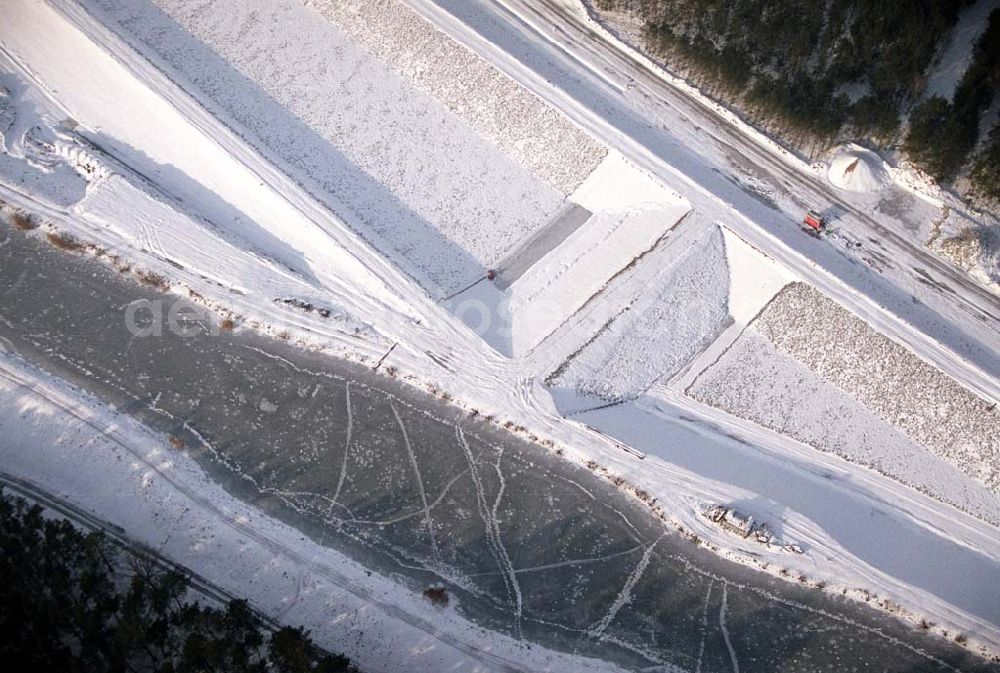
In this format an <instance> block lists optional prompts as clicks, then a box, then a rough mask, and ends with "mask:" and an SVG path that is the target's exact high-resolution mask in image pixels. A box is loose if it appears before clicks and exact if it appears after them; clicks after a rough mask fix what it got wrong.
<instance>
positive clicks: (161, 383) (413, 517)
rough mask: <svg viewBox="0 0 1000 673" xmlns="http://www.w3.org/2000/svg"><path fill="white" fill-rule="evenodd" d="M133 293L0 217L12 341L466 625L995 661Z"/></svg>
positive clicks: (904, 667) (403, 391)
mask: <svg viewBox="0 0 1000 673" xmlns="http://www.w3.org/2000/svg"><path fill="white" fill-rule="evenodd" d="M143 299H145V300H163V302H164V305H165V309H166V308H167V307H169V306H170V305H172V304H173V303H174V302H177V301H180V300H179V299H177V298H175V297H172V296H169V295H163V294H161V293H159V292H157V291H155V290H152V289H150V288H147V287H143V286H140V285H138V284H137V283H134V282H132V281H131V280H129V278H127V277H125V276H123V275H121V274H118V273H116V272H114V271H113V270H111V269H109V268H107V267H105V266H103V265H101V264H99V263H96V262H94V261H92V260H90V259H88V258H86V257H84V256H80V255H73V254H68V253H64V252H59V251H57V250H55V249H54V248H52V247H50V246H49V245H48V244H46V243H44V242H42V240H41V239H40V237H37V236H29V235H26V234H24V233H21V232H14V231H11V230H10V229H9V228H8V227H7V225H6V224H0V336H2V337H3V343H4V344H6V346H7V347H8V348H12V349H13V350H15V351H17V352H18V353H20V354H21V355H23V356H24V357H25V358H27V359H29V360H31V361H33V362H35V363H37V364H38V365H40V366H42V367H44V368H46V369H48V370H50V371H51V372H53V373H55V374H58V375H60V376H62V377H64V378H66V379H68V380H70V381H73V382H75V383H77V384H78V385H80V386H82V387H84V388H86V389H87V390H90V391H92V392H93V393H95V394H97V395H99V396H100V397H102V398H104V399H105V400H107V401H108V402H110V403H112V404H114V405H116V406H117V407H119V408H120V409H123V410H125V411H127V412H128V413H131V414H134V415H135V416H137V417H139V418H140V419H142V420H143V421H145V422H146V423H148V424H149V425H151V426H154V427H156V428H158V429H160V430H162V431H163V432H166V433H170V434H173V435H175V436H177V437H179V438H182V439H183V441H184V442H185V444H186V445H187V447H188V450H190V451H192V453H193V455H194V456H195V457H196V458H197V459H198V460H199V461H201V462H202V464H204V465H205V466H206V467H207V468H208V469H209V470H210V471H211V472H212V473H213V474H214V475H216V478H218V479H219V480H220V481H221V482H222V483H223V484H225V485H226V486H227V488H229V489H230V490H231V491H232V492H233V493H235V494H237V495H238V496H240V497H242V498H245V499H247V500H250V501H253V502H254V503H256V504H257V505H258V506H259V507H261V508H263V509H265V510H267V511H268V512H270V513H272V514H273V515H275V516H277V517H279V518H281V519H283V520H286V521H288V522H289V523H291V524H293V525H295V526H298V527H299V528H300V529H302V530H303V531H304V532H306V533H307V534H309V535H311V536H313V537H314V538H315V539H317V540H319V541H321V542H322V543H323V544H326V545H328V546H331V547H336V548H337V549H340V550H343V551H345V552H347V553H349V554H351V555H352V556H354V557H355V558H357V559H359V560H360V561H362V562H363V563H365V564H366V565H367V566H369V567H371V568H372V569H375V570H378V571H381V572H383V573H386V574H390V575H392V576H394V577H396V578H397V579H398V581H399V582H401V583H403V584H405V585H407V586H409V587H411V588H412V589H413V590H415V591H420V590H422V589H423V588H424V587H426V586H428V585H430V584H435V583H438V582H443V583H444V584H445V585H446V586H447V587H448V589H449V591H450V593H451V594H452V596H454V597H455V598H457V599H458V602H459V606H460V610H461V611H462V612H463V613H464V614H465V615H466V616H467V617H469V618H470V619H472V620H474V621H476V622H478V623H480V624H482V625H483V626H486V627H489V628H492V629H497V630H500V631H504V632H506V633H509V634H512V635H515V636H520V637H523V638H525V639H527V640H531V641H535V642H539V643H544V644H545V645H547V646H550V647H554V648H558V649H564V650H569V651H575V652H578V653H581V654H587V655H591V656H599V657H604V658H608V659H613V660H615V661H617V662H619V663H621V664H623V665H625V666H626V667H629V668H632V669H635V670H667V669H668V668H669V667H670V665H673V666H676V667H678V668H680V669H683V670H688V671H704V672H706V673H707V672H710V671H742V672H743V673H747V672H752V671H765V672H772V671H819V670H824V671H827V670H836V671H945V670H956V669H961V670H997V668H996V667H992V668H990V667H988V666H987V665H985V664H983V663H982V662H980V661H978V660H976V659H974V658H972V657H971V656H969V655H968V654H967V653H965V652H964V651H963V650H961V649H960V648H958V647H957V646H954V645H951V644H949V643H946V642H944V641H941V640H934V639H931V638H928V637H926V636H922V635H921V634H919V633H917V632H914V631H912V630H910V629H908V628H905V627H903V626H902V625H900V624H898V623H896V622H895V621H894V620H892V619H890V618H888V617H886V616H884V615H882V614H880V613H877V612H875V611H873V610H869V609H866V608H863V607H861V606H858V605H856V604H854V603H849V602H847V601H845V600H843V599H839V598H837V597H831V596H828V595H826V594H823V593H821V592H819V591H816V590H814V589H813V590H810V589H806V588H802V587H798V586H795V585H792V584H790V583H787V582H781V581H777V580H774V579H771V578H769V577H767V576H763V575H760V574H758V573H754V572H752V571H749V570H747V569H745V568H742V567H740V566H736V565H731V564H729V563H727V562H724V561H722V560H720V559H718V558H717V557H715V556H713V555H711V554H709V553H708V552H705V551H702V550H698V549H695V548H693V547H692V545H691V544H690V543H688V542H686V541H685V540H683V539H682V538H680V537H679V536H678V535H676V534H672V533H670V532H666V531H665V530H664V528H663V527H662V525H661V524H660V523H659V522H658V521H657V520H656V519H655V518H654V517H653V516H652V515H651V514H649V513H648V511H646V510H645V509H644V508H643V507H642V506H641V505H640V504H639V503H637V502H635V501H633V500H631V499H630V498H628V497H626V496H624V495H622V494H621V493H619V492H618V491H617V490H615V489H613V488H611V487H610V486H609V485H608V484H607V483H606V482H604V481H602V480H599V479H598V478H597V477H595V476H594V475H592V474H591V473H590V472H588V471H586V470H584V469H582V468H577V467H574V466H572V465H570V464H568V463H566V462H565V461H562V460H560V459H558V458H557V457H555V456H553V455H552V454H551V453H550V452H548V451H547V450H545V449H542V448H540V447H537V446H535V445H532V444H528V443H525V442H522V441H520V440H518V439H515V438H514V437H512V436H510V435H508V434H506V433H504V432H502V431H500V430H497V429H495V428H493V427H492V426H489V425H487V424H485V423H483V422H481V421H478V420H475V419H473V418H470V417H468V416H467V415H466V414H465V413H463V412H461V411H459V410H457V409H456V408H454V407H452V406H450V405H448V404H446V403H444V402H441V401H440V400H438V399H436V398H433V397H431V396H429V395H427V394H424V393H421V392H419V391H416V390H413V389H411V388H409V387H407V386H404V385H402V384H400V383H398V382H396V381H395V380H393V379H390V378H387V377H384V376H381V375H377V374H373V373H371V372H370V371H369V370H367V369H365V368H363V367H359V366H356V365H354V364H350V363H345V362H340V361H337V360H334V359H331V358H327V357H322V356H319V355H316V354H310V353H305V352H302V351H298V350H296V349H293V348H291V347H289V346H287V345H285V344H281V343H278V342H275V341H271V340H267V339H264V338H261V337H258V336H255V335H252V334H247V333H230V332H222V333H221V334H218V335H216V336H213V335H210V334H208V333H207V330H206V329H204V326H206V325H207V324H208V322H209V320H210V318H209V317H207V316H205V315H204V314H202V313H200V312H199V313H198V315H199V316H201V317H200V318H195V319H194V320H193V321H192V322H191V323H190V324H189V325H188V326H189V327H193V328H194V330H193V331H195V332H197V334H196V335H195V336H189V337H182V336H179V335H177V334H173V333H171V332H170V331H169V330H164V331H163V334H162V336H145V337H136V336H134V335H133V334H131V333H130V331H129V329H127V326H126V312H127V308H128V307H129V306H130V305H133V306H135V305H134V304H133V302H134V301H136V300H143ZM191 310H192V311H195V309H191ZM136 315H137V316H138V317H140V318H141V317H142V316H144V315H148V311H138V312H137V314H136ZM138 324H139V326H140V327H141V326H143V325H144V324H145V323H143V322H142V321H141V320H140V321H139V323H138ZM199 324H201V325H202V328H199V327H198V325H199ZM428 609H431V608H430V607H429V608H428ZM660 666H662V667H663V668H660ZM671 670H672V669H671Z"/></svg>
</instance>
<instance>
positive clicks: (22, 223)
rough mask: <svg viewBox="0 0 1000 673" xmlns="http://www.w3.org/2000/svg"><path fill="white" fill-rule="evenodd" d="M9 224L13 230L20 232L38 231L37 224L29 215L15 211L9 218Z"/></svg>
mask: <svg viewBox="0 0 1000 673" xmlns="http://www.w3.org/2000/svg"><path fill="white" fill-rule="evenodd" d="M10 223H11V224H12V225H13V226H14V228H15V229H18V230H20V231H31V230H32V229H38V222H36V221H35V218H34V217H32V215H31V214H30V213H25V212H23V211H20V210H18V211H16V212H14V213H13V214H12V215H11V216H10Z"/></svg>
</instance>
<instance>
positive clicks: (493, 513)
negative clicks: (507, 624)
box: [455, 425, 523, 638]
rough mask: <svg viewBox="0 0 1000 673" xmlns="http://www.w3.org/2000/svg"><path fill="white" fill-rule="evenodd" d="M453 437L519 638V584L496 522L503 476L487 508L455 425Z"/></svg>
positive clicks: (465, 444)
mask: <svg viewBox="0 0 1000 673" xmlns="http://www.w3.org/2000/svg"><path fill="white" fill-rule="evenodd" d="M455 437H457V438H458V443H459V444H460V445H461V447H462V452H463V453H465V459H466V460H467V461H468V462H469V471H470V473H471V475H472V482H473V484H474V485H475V487H476V502H477V504H478V508H479V515H480V516H481V517H482V519H483V524H485V526H486V540H487V542H488V543H489V545H490V553H491V555H492V556H493V560H494V561H495V562H496V564H497V567H498V568H499V569H500V576H501V577H503V583H504V588H505V589H506V590H507V600H509V601H510V602H511V604H513V606H514V619H515V622H514V623H515V627H516V629H517V635H518V637H519V638H520V637H521V615H522V611H523V600H522V597H521V587H520V585H519V584H518V583H517V574H516V571H515V570H514V564H513V563H511V561H510V556H508V555H507V549H506V547H504V546H503V542H502V541H501V540H500V522H499V521H498V520H497V509H498V508H499V506H500V498H502V497H503V491H504V487H505V482H504V480H503V475H502V474H500V491H499V493H498V494H497V499H496V501H495V502H494V503H493V508H492V509H490V507H489V504H488V503H487V502H486V490H485V489H484V488H483V481H482V479H481V478H480V476H479V471H478V470H477V469H476V462H475V460H474V459H473V457H472V449H470V448H469V443H468V441H466V439H465V433H464V432H463V431H462V428H461V427H460V426H458V425H456V426H455ZM496 469H497V473H498V474H499V473H500V460H499V458H498V459H497V466H496Z"/></svg>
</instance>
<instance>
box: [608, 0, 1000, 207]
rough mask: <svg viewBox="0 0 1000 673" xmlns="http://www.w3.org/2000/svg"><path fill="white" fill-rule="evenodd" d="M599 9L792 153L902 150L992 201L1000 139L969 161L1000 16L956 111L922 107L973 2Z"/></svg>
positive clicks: (850, 0)
mask: <svg viewBox="0 0 1000 673" xmlns="http://www.w3.org/2000/svg"><path fill="white" fill-rule="evenodd" d="M980 1H982V0H980ZM595 2H596V5H597V7H598V8H600V9H606V10H619V11H621V10H626V11H630V12H632V13H634V14H637V15H638V16H640V17H641V18H642V20H643V25H644V38H645V46H646V48H647V49H648V50H649V51H651V52H652V53H654V54H656V55H658V56H659V57H661V58H663V59H664V60H665V61H667V62H668V63H670V64H671V66H673V67H675V68H677V69H679V70H681V71H683V72H684V73H685V75H687V76H688V77H690V78H691V79H693V80H694V81H695V82H696V83H697V84H699V86H701V87H702V88H704V89H705V90H706V91H707V92H708V93H709V94H710V95H713V96H716V97H719V98H721V99H723V100H727V101H731V102H734V103H736V104H737V105H738V106H739V107H740V108H741V109H742V110H743V111H744V112H745V113H746V114H747V115H748V116H749V117H750V118H751V119H752V120H753V121H754V122H755V123H757V124H759V125H761V126H763V127H764V128H766V129H768V130H771V131H774V132H776V133H778V134H779V135H780V136H782V137H784V138H785V139H786V140H788V141H790V142H792V143H793V144H796V145H798V146H800V147H812V148H815V149H820V150H822V149H826V148H828V147H830V146H832V145H833V144H835V143H836V142H840V141H842V140H845V139H848V138H851V139H858V140H867V141H869V142H871V143H873V144H875V145H876V146H883V147H884V146H888V145H890V144H894V143H901V144H902V147H903V149H904V151H905V152H906V153H907V155H908V156H909V158H910V159H911V160H913V162H914V163H915V164H916V165H918V166H920V167H921V168H923V169H924V170H926V171H927V172H928V173H930V174H931V175H933V176H934V177H935V178H937V179H938V180H940V181H942V182H949V181H951V180H953V179H954V178H955V177H956V176H957V175H958V174H959V172H960V171H961V170H962V169H963V167H971V170H970V172H969V175H970V179H971V181H972V182H973V185H974V187H975V189H976V190H978V191H979V192H981V193H983V194H985V195H992V196H993V197H994V198H1000V192H997V188H996V178H995V174H996V172H997V171H998V170H1000V165H998V164H997V163H996V160H995V158H996V154H997V151H998V149H997V146H996V143H997V135H996V134H995V133H994V134H992V135H991V136H990V138H989V141H988V142H987V143H986V146H985V147H984V148H983V149H982V151H981V152H979V153H978V155H976V156H972V153H973V149H974V148H975V147H976V145H977V141H978V139H979V124H980V118H981V115H982V112H983V111H984V110H986V109H987V108H988V107H989V106H990V102H991V101H992V99H993V95H994V92H995V91H996V89H997V85H998V84H1000V54H998V50H1000V10H995V11H994V12H993V13H992V14H991V15H990V18H989V26H988V27H987V29H986V30H985V32H984V33H983V34H982V36H981V37H980V38H979V40H978V41H977V44H976V46H975V49H974V52H973V59H972V64H971V65H970V66H969V68H968V70H967V71H966V73H965V75H964V76H963V78H962V80H961V82H960V83H959V84H958V87H957V88H956V90H955V94H954V96H953V98H952V100H951V101H948V100H944V99H943V98H940V97H934V98H930V99H929V100H926V101H922V102H921V96H922V94H923V92H924V89H925V86H926V83H927V74H928V72H929V70H930V67H931V65H932V62H933V60H934V57H935V54H936V53H938V51H939V50H940V49H941V48H942V47H943V45H944V44H946V43H947V41H948V39H950V34H951V29H952V28H953V27H954V26H955V24H956V22H957V20H958V16H959V13H960V11H961V10H962V8H963V7H965V6H966V5H969V4H971V2H972V0H828V1H826V2H815V0H595ZM906 114H909V115H910V124H909V128H908V130H906V131H905V132H904V131H903V130H902V129H901V119H902V117H903V116H904V115H906Z"/></svg>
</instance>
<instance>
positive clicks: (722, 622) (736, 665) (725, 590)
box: [719, 582, 740, 673]
mask: <svg viewBox="0 0 1000 673" xmlns="http://www.w3.org/2000/svg"><path fill="white" fill-rule="evenodd" d="M728 598H729V583H728V582H723V583H722V605H720V606H719V629H720V630H721V631H722V639H723V640H725V641H726V649H727V650H729V658H730V659H732V661H733V673H740V662H739V661H737V660H736V650H734V649H733V643H732V641H730V640H729V629H727V628H726V601H727V599H728Z"/></svg>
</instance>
